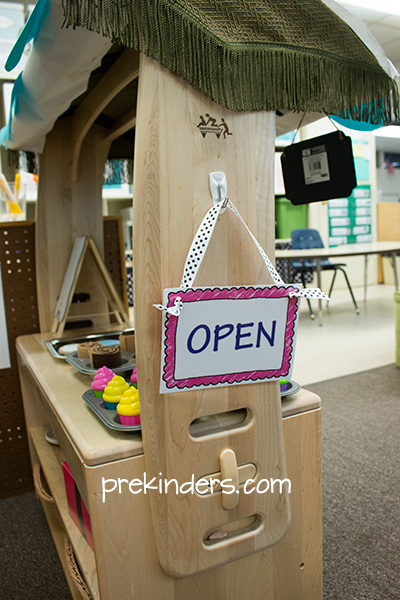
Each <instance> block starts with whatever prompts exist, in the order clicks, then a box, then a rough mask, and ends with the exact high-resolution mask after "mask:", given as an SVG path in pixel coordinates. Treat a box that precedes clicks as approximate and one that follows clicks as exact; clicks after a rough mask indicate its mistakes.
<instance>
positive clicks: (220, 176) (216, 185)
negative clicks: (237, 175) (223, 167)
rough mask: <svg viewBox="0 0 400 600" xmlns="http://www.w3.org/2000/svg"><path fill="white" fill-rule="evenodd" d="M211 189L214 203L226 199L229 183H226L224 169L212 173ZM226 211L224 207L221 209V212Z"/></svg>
mask: <svg viewBox="0 0 400 600" xmlns="http://www.w3.org/2000/svg"><path fill="white" fill-rule="evenodd" d="M210 190H211V196H212V198H213V202H214V204H218V202H221V200H225V198H226V197H227V195H228V185H227V183H226V177H225V173H222V171H216V172H215V173H210ZM224 211H225V209H224V208H223V209H221V211H220V214H222V213H223V212H224Z"/></svg>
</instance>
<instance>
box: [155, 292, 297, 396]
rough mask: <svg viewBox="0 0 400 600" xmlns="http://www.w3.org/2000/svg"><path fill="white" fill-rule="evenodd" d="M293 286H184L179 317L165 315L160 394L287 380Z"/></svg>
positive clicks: (169, 296)
mask: <svg viewBox="0 0 400 600" xmlns="http://www.w3.org/2000/svg"><path fill="white" fill-rule="evenodd" d="M291 291H293V292H297V291H298V287H296V286H276V285H273V286H254V287H244V286H243V287H239V288H236V287H235V288H220V287H216V288H189V289H188V290H186V291H182V290H179V289H176V288H175V289H168V290H165V291H164V306H166V307H172V306H173V305H174V302H175V300H176V299H177V298H178V297H179V298H180V299H181V301H182V310H181V313H180V314H179V316H175V315H172V314H166V315H164V328H163V343H162V361H161V362H162V368H161V385H160V392H161V393H168V392H177V391H180V390H187V389H196V388H205V387H215V386H221V385H233V384H239V383H252V382H259V381H266V380H279V379H282V378H285V379H287V378H289V377H290V372H291V369H292V365H293V357H294V348H295V335H296V325H297V317H298V302H299V300H298V298H289V292H291Z"/></svg>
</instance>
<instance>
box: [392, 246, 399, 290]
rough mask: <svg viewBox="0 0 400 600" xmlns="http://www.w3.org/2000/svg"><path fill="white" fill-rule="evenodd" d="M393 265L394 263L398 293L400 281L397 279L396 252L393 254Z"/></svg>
mask: <svg viewBox="0 0 400 600" xmlns="http://www.w3.org/2000/svg"><path fill="white" fill-rule="evenodd" d="M392 263H393V272H394V283H395V286H396V292H398V290H399V279H398V277H397V265H396V252H393V253H392Z"/></svg>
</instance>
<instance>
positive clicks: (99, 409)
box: [82, 390, 142, 433]
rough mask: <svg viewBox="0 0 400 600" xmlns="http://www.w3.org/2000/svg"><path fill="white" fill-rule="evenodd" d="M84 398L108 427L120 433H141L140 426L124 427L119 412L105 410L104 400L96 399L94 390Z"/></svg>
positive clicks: (88, 392) (86, 393) (84, 395)
mask: <svg viewBox="0 0 400 600" xmlns="http://www.w3.org/2000/svg"><path fill="white" fill-rule="evenodd" d="M82 398H83V399H84V401H85V402H86V404H88V405H89V406H90V408H91V409H92V410H93V411H94V412H95V413H96V415H97V416H98V417H99V419H101V420H102V421H103V423H104V424H105V425H107V427H110V428H111V429H117V430H118V431H133V432H136V433H137V432H140V431H141V429H142V428H141V426H140V425H123V424H122V423H120V421H119V414H118V413H117V411H116V410H108V409H107V408H105V407H104V402H103V398H96V396H95V395H94V392H93V390H88V391H87V392H85V393H84V394H83V396H82Z"/></svg>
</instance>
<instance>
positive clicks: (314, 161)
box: [302, 146, 330, 185]
mask: <svg viewBox="0 0 400 600" xmlns="http://www.w3.org/2000/svg"><path fill="white" fill-rule="evenodd" d="M302 154H303V170H304V180H305V183H306V185H310V184H312V183H321V182H323V181H329V180H330V177H329V166H328V154H327V152H326V150H325V146H316V147H314V148H306V149H305V150H303V151H302Z"/></svg>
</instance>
